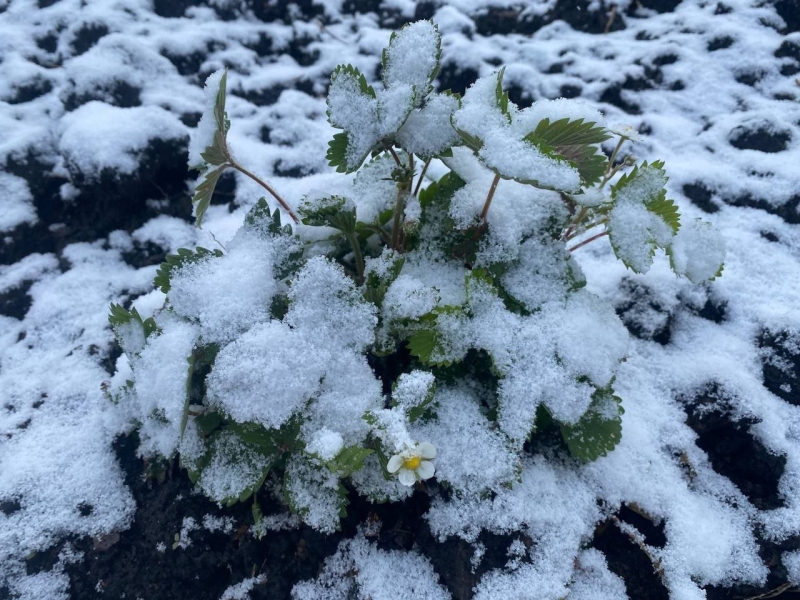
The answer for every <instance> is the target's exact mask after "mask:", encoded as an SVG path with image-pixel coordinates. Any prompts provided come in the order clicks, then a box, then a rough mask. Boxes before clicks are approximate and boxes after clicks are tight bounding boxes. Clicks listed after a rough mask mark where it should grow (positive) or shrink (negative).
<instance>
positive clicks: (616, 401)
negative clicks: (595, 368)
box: [561, 387, 625, 462]
mask: <svg viewBox="0 0 800 600" xmlns="http://www.w3.org/2000/svg"><path fill="white" fill-rule="evenodd" d="M624 412H625V411H624V410H623V409H622V400H621V399H620V398H619V397H618V396H615V395H614V392H613V391H612V390H611V389H610V387H609V388H606V389H601V390H597V391H596V392H595V393H594V394H593V396H592V404H591V405H590V406H589V409H588V410H587V411H586V413H585V414H584V415H583V416H582V417H581V418H580V420H579V421H578V422H577V423H575V424H574V425H561V435H562V436H563V438H564V441H565V442H566V443H567V447H568V448H569V451H570V454H572V456H574V457H575V458H577V459H578V460H581V461H584V462H591V461H593V460H597V459H598V458H600V457H601V456H605V455H606V454H608V453H609V452H611V451H612V450H613V449H614V448H616V446H617V444H619V441H620V439H622V414H623V413H624Z"/></svg>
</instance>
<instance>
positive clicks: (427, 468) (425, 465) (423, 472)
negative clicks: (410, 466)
mask: <svg viewBox="0 0 800 600" xmlns="http://www.w3.org/2000/svg"><path fill="white" fill-rule="evenodd" d="M435 472H436V467H434V466H433V463H432V462H431V461H429V460H423V461H422V462H421V463H419V466H418V467H417V475H419V478H420V479H430V478H431V477H433V474H434V473H435Z"/></svg>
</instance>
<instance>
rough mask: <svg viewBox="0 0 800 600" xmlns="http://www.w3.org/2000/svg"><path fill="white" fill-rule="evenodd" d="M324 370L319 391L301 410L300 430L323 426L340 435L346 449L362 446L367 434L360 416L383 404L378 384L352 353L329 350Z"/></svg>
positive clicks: (367, 364) (349, 351)
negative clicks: (357, 445) (301, 426)
mask: <svg viewBox="0 0 800 600" xmlns="http://www.w3.org/2000/svg"><path fill="white" fill-rule="evenodd" d="M316 356H320V354H317V355H316ZM325 369H326V374H325V376H324V379H323V381H322V384H321V385H320V388H319V392H318V393H317V395H316V397H315V399H314V401H313V402H312V403H311V404H310V405H309V406H308V407H307V408H306V410H305V413H304V416H305V419H306V420H305V421H304V423H303V431H304V432H308V431H311V432H313V431H314V430H315V429H319V428H322V427H325V428H328V429H330V430H332V431H335V432H336V433H337V434H339V435H341V436H342V438H343V440H344V444H345V445H346V446H352V445H354V444H360V443H363V440H364V438H365V437H366V435H367V433H368V432H369V426H368V425H367V423H366V422H365V421H364V420H363V419H362V417H363V415H364V413H365V412H367V411H368V410H374V409H377V408H379V407H381V406H382V405H383V396H382V393H381V392H382V388H381V382H380V381H379V380H378V379H377V378H376V377H375V374H374V373H373V372H372V369H371V368H370V366H369V363H368V362H367V359H366V358H365V357H364V356H362V355H360V354H357V353H356V352H353V351H352V350H347V349H345V350H342V349H340V350H332V352H331V355H330V358H329V360H328V361H327V363H326V365H325Z"/></svg>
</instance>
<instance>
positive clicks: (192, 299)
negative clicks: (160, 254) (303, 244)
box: [169, 231, 286, 342]
mask: <svg viewBox="0 0 800 600" xmlns="http://www.w3.org/2000/svg"><path fill="white" fill-rule="evenodd" d="M285 245H286V244H285V243H284V242H283V239H282V238H278V239H273V238H270V237H267V238H264V237H262V236H259V235H256V234H255V233H254V232H253V233H250V232H247V231H243V232H242V233H241V234H240V235H237V236H236V238H234V240H233V241H232V242H231V244H229V246H228V248H227V252H226V253H225V255H224V256H223V257H221V258H213V259H211V258H206V259H201V260H199V261H197V262H188V263H186V264H184V265H182V266H180V267H179V268H176V269H174V270H173V271H172V273H171V276H170V291H169V301H170V306H171V307H172V308H173V310H174V311H175V312H176V313H177V314H179V315H181V316H182V317H186V318H189V319H191V320H197V321H198V322H199V323H200V327H201V331H202V334H203V337H204V339H205V341H207V342H224V341H229V340H231V339H233V338H235V337H236V336H237V335H239V334H241V333H242V332H244V331H246V330H247V329H249V328H250V327H252V326H253V325H255V324H257V323H261V322H264V321H266V320H268V319H269V306H270V302H271V300H272V297H273V296H274V295H275V293H276V292H277V291H278V290H279V289H280V288H279V284H278V283H277V282H276V280H275V277H274V266H275V263H276V262H279V259H280V257H281V254H282V252H281V250H282V248H281V246H285Z"/></svg>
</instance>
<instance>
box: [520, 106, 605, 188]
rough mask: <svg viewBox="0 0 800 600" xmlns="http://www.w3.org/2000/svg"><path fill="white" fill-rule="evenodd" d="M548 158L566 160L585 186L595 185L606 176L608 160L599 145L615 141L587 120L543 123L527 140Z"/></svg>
mask: <svg viewBox="0 0 800 600" xmlns="http://www.w3.org/2000/svg"><path fill="white" fill-rule="evenodd" d="M523 139H524V140H525V141H526V142H528V143H530V144H532V145H534V146H536V147H537V148H538V149H539V150H541V151H542V152H543V153H544V154H547V155H548V156H551V157H553V158H562V159H564V160H566V161H568V162H569V163H571V164H572V165H573V166H574V167H576V168H577V169H578V173H579V174H580V176H581V179H582V181H583V183H584V185H588V186H591V185H594V184H595V183H597V182H598V181H600V178H601V177H602V176H603V174H604V173H605V170H606V165H607V162H608V159H606V156H605V155H604V154H603V153H602V151H601V149H600V148H599V146H597V144H600V143H602V142H604V141H606V140H608V139H611V135H609V133H608V131H607V130H606V129H605V128H604V127H600V126H598V125H597V124H596V123H592V122H588V123H587V122H584V120H583V119H575V120H570V119H559V120H558V121H553V122H552V123H551V122H550V119H543V120H541V121H539V123H538V125H537V126H536V129H535V130H533V131H532V132H531V133H529V134H528V135H526V136H525V137H524V138H523Z"/></svg>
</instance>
